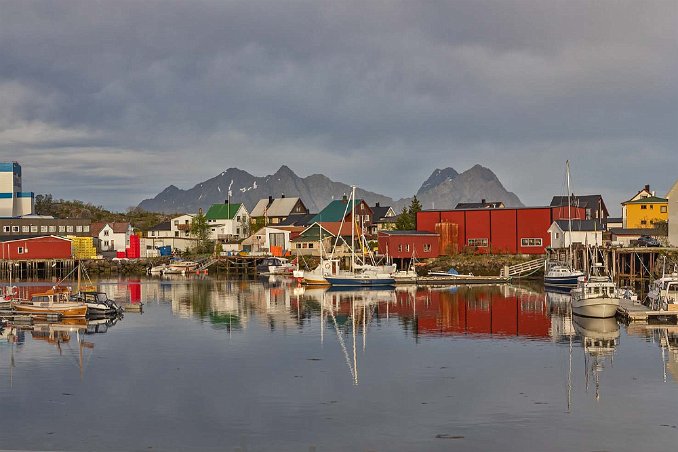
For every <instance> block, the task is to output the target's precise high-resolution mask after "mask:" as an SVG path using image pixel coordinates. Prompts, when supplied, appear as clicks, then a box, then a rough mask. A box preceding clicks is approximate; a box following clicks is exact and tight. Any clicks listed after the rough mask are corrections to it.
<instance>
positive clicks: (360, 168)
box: [0, 0, 678, 214]
mask: <svg viewBox="0 0 678 452" xmlns="http://www.w3.org/2000/svg"><path fill="white" fill-rule="evenodd" d="M0 159H1V160H3V161H5V160H18V161H19V162H20V163H21V165H22V167H23V169H24V189H25V190H26V191H34V192H36V193H52V194H54V196H55V197H57V198H65V199H81V200H84V201H88V202H93V203H95V204H102V205H104V206H106V207H108V208H112V209H119V210H123V209H125V208H126V207H128V206H132V205H136V204H138V203H139V202H140V201H141V200H142V199H144V198H147V197H152V196H155V195H156V194H157V193H158V192H160V191H161V190H162V189H163V188H165V187H166V186H168V185H170V184H174V185H177V186H178V187H181V188H190V187H192V186H193V185H195V184H196V183H198V182H200V181H203V180H205V179H207V178H210V177H213V176H216V175H217V174H219V173H220V172H221V171H223V170H225V169H227V168H230V167H237V168H241V169H244V170H246V171H249V172H251V173H252V174H254V175H257V176H263V175H267V174H271V173H273V172H275V171H276V170H277V169H278V168H279V167H280V165H282V164H286V165H288V166H289V167H290V168H292V169H293V170H294V171H295V172H296V173H297V174H298V175H300V176H302V177H303V176H308V175H311V174H314V173H323V174H326V175H327V176H329V177H330V178H332V179H334V180H336V181H341V182H346V183H355V184H357V185H359V186H361V187H363V188H366V189H368V190H372V191H376V192H379V193H382V194H385V195H388V196H392V197H394V198H399V197H404V196H411V195H412V194H414V193H415V192H416V190H417V189H418V188H419V186H420V185H421V183H422V182H423V181H424V180H425V179H426V177H428V175H429V174H430V173H431V172H432V171H433V170H434V169H435V168H444V167H448V166H451V167H453V168H455V169H456V170H458V171H463V170H466V169H468V168H470V167H471V166H473V165H474V164H475V163H480V164H481V165H483V166H486V167H489V168H490V169H492V170H493V171H494V172H495V173H496V174H497V175H498V177H499V179H500V180H501V181H502V182H503V183H504V185H505V186H506V188H507V189H509V190H510V191H513V192H515V193H516V194H517V195H518V196H519V197H520V198H521V200H522V201H523V202H524V203H526V204H527V205H544V204H548V202H549V201H550V199H551V196H552V195H559V194H563V193H564V191H565V182H564V181H565V176H564V166H565V160H566V159H569V160H570V161H571V166H572V181H573V189H574V192H575V193H580V194H585V193H602V194H603V196H604V197H605V200H606V202H607V204H608V207H610V210H611V211H612V214H620V212H621V209H620V207H619V204H618V203H619V202H621V201H622V200H624V199H627V198H630V197H631V196H632V195H633V194H635V193H636V192H637V191H638V190H639V189H640V188H641V187H642V186H643V185H644V184H648V183H649V184H651V185H652V187H653V189H656V190H657V194H658V195H661V196H664V195H665V194H666V191H667V190H668V189H669V188H670V186H671V185H672V184H673V183H674V182H675V180H676V179H678V2H677V1H674V0H671V1H666V2H653V1H635V0H634V1H629V2H623V1H581V2H577V1H571V0H567V1H544V0H535V1H509V0H500V1H496V2H486V1H479V0H473V1H468V2H463V1H448V2H436V1H424V2H421V1H405V2H398V1H394V0H389V1H381V2H376V1H374V2H370V1H367V2H366V1H364V0H362V1H356V2H351V1H337V0H334V1H327V2H323V1H317V0H316V1H309V2H290V1H283V0H276V1H268V2H264V1H252V0H249V1H244V2H228V1H213V2H200V1H183V2H173V1H157V2H154V1H147V0H146V1H141V2H139V1H134V2H123V1H119V0H116V1H101V2H95V1H92V0H84V1H73V2H70V1H48V2H46V1H39V2H31V1H26V0H20V1H2V0H0Z"/></svg>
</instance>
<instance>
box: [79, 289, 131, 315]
mask: <svg viewBox="0 0 678 452" xmlns="http://www.w3.org/2000/svg"><path fill="white" fill-rule="evenodd" d="M74 301H80V302H82V303H84V304H85V305H86V306H87V315H90V316H97V315H100V316H101V315H113V314H119V313H121V312H122V311H123V308H122V306H120V305H118V304H117V303H116V302H115V301H114V300H111V299H110V298H108V295H106V294H105V293H104V292H94V291H93V292H81V293H79V294H77V295H76V296H75V297H74Z"/></svg>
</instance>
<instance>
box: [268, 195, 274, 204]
mask: <svg viewBox="0 0 678 452" xmlns="http://www.w3.org/2000/svg"><path fill="white" fill-rule="evenodd" d="M272 202H273V196H269V197H268V203H269V204H271V203H272Z"/></svg>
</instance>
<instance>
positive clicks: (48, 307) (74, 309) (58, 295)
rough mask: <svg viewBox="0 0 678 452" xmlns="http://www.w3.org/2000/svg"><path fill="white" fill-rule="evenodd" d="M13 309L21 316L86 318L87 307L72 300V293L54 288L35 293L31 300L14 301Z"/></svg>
mask: <svg viewBox="0 0 678 452" xmlns="http://www.w3.org/2000/svg"><path fill="white" fill-rule="evenodd" d="M11 307H12V309H13V310H14V311H16V312H18V313H21V314H36V315H50V314H57V315H61V316H62V317H85V316H86V315H87V306H86V305H85V304H84V303H82V302H79V301H71V300H70V291H69V290H68V289H67V288H65V287H54V288H52V289H49V290H47V291H45V292H41V293H35V294H33V295H32V296H31V299H30V300H21V301H12V302H11Z"/></svg>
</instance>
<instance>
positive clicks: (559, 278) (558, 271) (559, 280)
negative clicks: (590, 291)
mask: <svg viewBox="0 0 678 452" xmlns="http://www.w3.org/2000/svg"><path fill="white" fill-rule="evenodd" d="M565 169H566V170H565V172H566V177H567V229H568V234H567V235H566V236H565V237H566V240H567V242H568V243H567V246H568V254H567V257H568V260H569V261H570V262H567V263H563V262H549V261H547V262H546V264H545V268H544V285H545V286H547V287H549V288H552V289H556V290H558V289H562V290H569V289H572V288H573V287H576V286H577V280H578V278H579V277H581V276H584V272H581V271H579V270H575V269H574V268H573V265H572V262H571V260H572V203H571V199H570V198H571V196H572V195H571V193H570V192H571V189H570V161H569V160H568V161H566V162H565Z"/></svg>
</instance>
